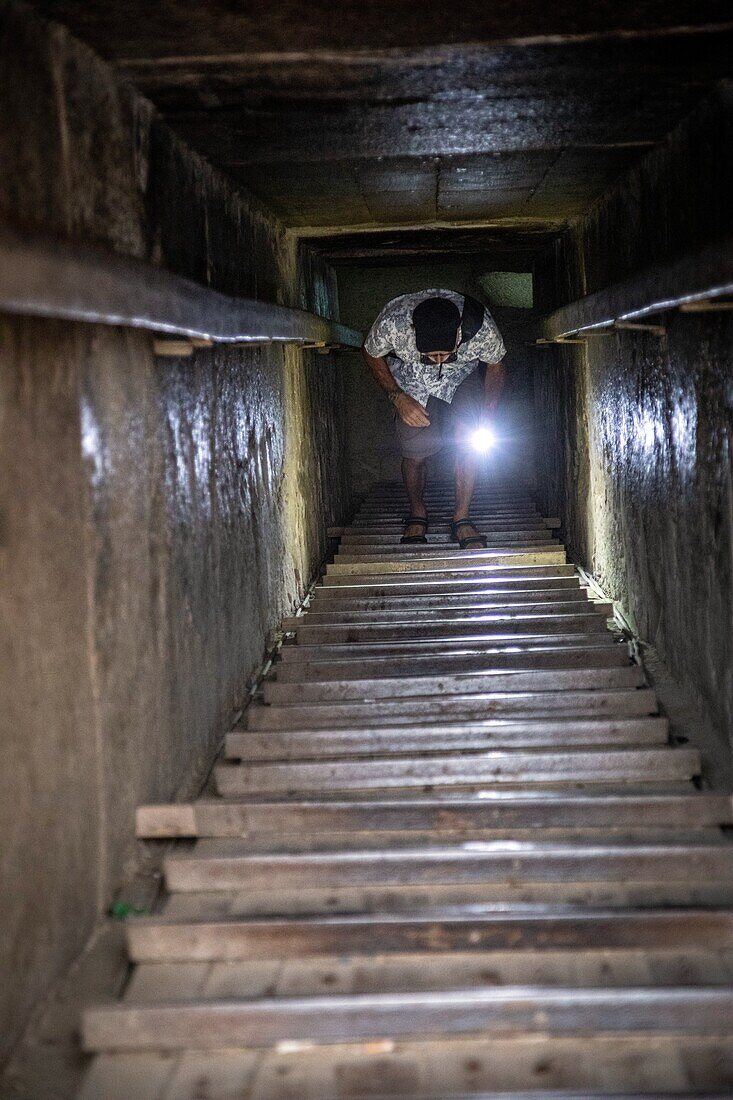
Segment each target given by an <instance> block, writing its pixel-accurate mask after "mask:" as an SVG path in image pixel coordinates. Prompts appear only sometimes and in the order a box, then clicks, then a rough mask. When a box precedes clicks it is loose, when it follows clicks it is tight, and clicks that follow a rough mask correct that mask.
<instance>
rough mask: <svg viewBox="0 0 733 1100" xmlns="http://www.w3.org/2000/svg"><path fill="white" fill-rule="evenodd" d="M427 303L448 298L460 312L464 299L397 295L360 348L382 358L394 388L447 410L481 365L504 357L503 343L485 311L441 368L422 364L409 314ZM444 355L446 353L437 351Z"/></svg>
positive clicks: (448, 293)
mask: <svg viewBox="0 0 733 1100" xmlns="http://www.w3.org/2000/svg"><path fill="white" fill-rule="evenodd" d="M426 298H448V299H450V301H451V302H455V304H456V305H457V306H458V308H459V310H460V311H461V312H463V306H464V302H465V298H464V296H463V294H456V293H455V291H453V290H421V291H419V293H416V294H401V295H400V297H399V298H393V299H392V301H391V302H387V305H386V306H385V307H384V309H383V310H382V312H381V313H380V314H379V316H378V317H377V319H376V321H375V322H374V324H373V325H372V327H371V328H370V330H369V334H368V335H367V338H366V340H365V341H364V348H365V350H366V351H367V352H368V354H369V355H371V356H372V357H373V358H375V359H379V358H382V357H384V358H386V359H387V365H388V366H389V369H390V371H391V373H392V377H393V378H394V380H395V382H396V383H397V385H398V386H399V387H400V389H403V390H404V391H405V393H409V395H410V397H414V398H415V400H416V401H419V402H420V404H421V405H423V406H425V405H427V403H428V397H438V398H440V400H441V401H446V402H448V404H450V402H451V401H452V400H453V394H454V393H455V392H456V390H457V389H458V387H459V386H460V384H461V382H464V381H465V380H466V378H468V376H469V375H470V374H472V373H473V371H474V370H475V369H476V367H477V366H478V364H479V363H498V362H499V360H500V359H503V358H504V355H505V354H506V352H505V348H504V341H503V340H502V338H501V336H500V334H499V330H498V329H497V327H496V325H495V324H494V320H493V318H492V316H491V314H490V313H489V311H488V309H486V308H484V317H483V323H482V325H481V327H480V328H479V330H478V332H476V334H475V335H474V336H472V337H471V338H470V339H469V340H466V342H465V343H462V344H460V346H459V347H458V349H457V351H456V353H455V358H454V357H453V356H451V360H452V361H451V362H449V363H443V364H442V366H439V365H438V364H436V363H422V362H421V355H420V352H419V351H418V350H417V345H416V343H415V333H414V331H413V328H412V311H413V310H414V308H415V306H416V305H419V303H420V302H423V301H425V299H426ZM435 350H436V351H438V350H447V349H438V348H436V349H435Z"/></svg>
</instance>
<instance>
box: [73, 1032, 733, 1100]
mask: <svg viewBox="0 0 733 1100" xmlns="http://www.w3.org/2000/svg"><path fill="white" fill-rule="evenodd" d="M253 1060H254V1062H255V1064H256V1065H257V1071H256V1073H255V1077H254V1079H251V1077H250V1076H248V1075H249V1074H250V1073H251V1065H252V1062H253ZM130 1062H134V1063H135V1064H136V1066H137V1067H138V1076H137V1080H139V1081H140V1082H141V1084H142V1082H144V1081H150V1080H153V1079H154V1077H155V1074H156V1070H157V1068H158V1066H159V1065H162V1066H163V1067H164V1068H165V1069H166V1071H167V1072H168V1074H169V1075H170V1076H169V1079H168V1081H167V1084H166V1086H165V1088H164V1091H160V1092H158V1093H154V1092H149V1091H145V1092H143V1091H140V1092H135V1091H134V1089H131V1088H128V1087H127V1084H126V1081H125V1078H124V1076H123V1074H124V1070H123V1068H122V1067H123V1066H129V1064H130ZM732 1064H733V1043H731V1042H729V1041H727V1040H726V1039H724V1038H722V1037H720V1036H710V1037H704V1036H671V1035H654V1036H648V1035H639V1036H631V1035H623V1034H616V1035H604V1036H592V1035H591V1036H582V1037H577V1036H575V1037H574V1036H559V1035H558V1036H553V1037H552V1038H549V1037H543V1036H540V1035H532V1036H513V1037H504V1038H497V1037H492V1036H478V1037H475V1036H470V1037H460V1038H454V1039H449V1040H446V1039H443V1040H435V1039H432V1040H431V1039H421V1040H410V1039H403V1040H402V1041H401V1042H400V1043H399V1044H394V1043H390V1042H388V1041H387V1042H380V1043H369V1044H367V1043H364V1044H339V1045H338V1046H328V1045H319V1046H315V1047H308V1046H307V1045H306V1044H300V1045H299V1046H288V1047H280V1048H279V1049H275V1050H272V1051H269V1050H261V1051H252V1050H223V1051H222V1050H215V1051H195V1052H192V1053H190V1054H176V1053H160V1052H156V1053H147V1054H104V1055H99V1056H97V1057H96V1058H95V1059H94V1063H93V1071H92V1073H93V1074H94V1082H93V1089H92V1091H86V1090H84V1091H83V1093H82V1094H81V1095H80V1097H79V1100H203V1097H202V1091H201V1090H202V1084H201V1083H202V1082H203V1081H205V1082H206V1083H207V1084H206V1087H207V1090H208V1091H207V1093H206V1094H204V1095H206V1098H207V1100H209V1097H211V1098H212V1100H214V1098H215V1100H233V1098H236V1100H276V1098H277V1100H283V1098H284V1096H287V1095H288V1094H287V1093H284V1092H283V1088H284V1087H285V1088H287V1089H290V1093H289V1096H288V1100H324V1097H329V1098H334V1100H354V1098H355V1097H357V1096H361V1098H363V1091H362V1089H363V1085H364V1082H365V1081H371V1082H372V1083H373V1086H374V1087H376V1088H380V1087H381V1088H382V1090H383V1092H382V1095H389V1096H391V1097H401V1098H404V1100H417V1098H419V1100H469V1098H470V1100H540V1098H541V1097H542V1096H543V1093H544V1092H545V1090H548V1089H550V1090H551V1092H550V1093H549V1096H551V1097H552V1100H642V1098H643V1100H679V1098H680V1095H681V1094H683V1095H684V1094H685V1093H689V1094H690V1095H693V1096H696V1097H697V1098H698V1100H714V1098H715V1097H718V1098H719V1100H720V1098H722V1097H726V1096H729V1094H730V1080H731V1065H732ZM686 1067H689V1070H690V1072H689V1073H688V1072H687V1069H686ZM237 1070H239V1073H240V1077H239V1080H237V1078H236V1076H235V1074H236V1073H237ZM91 1076H92V1074H90V1078H91ZM249 1082H251V1083H249ZM568 1082H572V1086H573V1087H570V1086H569V1084H568ZM387 1090H389V1091H388V1092H387ZM467 1090H468V1091H467ZM509 1090H511V1091H509ZM538 1090H540V1091H538ZM621 1090H622V1091H621ZM701 1090H702V1091H701ZM372 1095H373V1094H372Z"/></svg>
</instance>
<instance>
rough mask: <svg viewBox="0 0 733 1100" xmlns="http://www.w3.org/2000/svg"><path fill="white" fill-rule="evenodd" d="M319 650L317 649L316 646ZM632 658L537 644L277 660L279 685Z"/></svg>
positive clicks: (595, 664)
mask: <svg viewBox="0 0 733 1100" xmlns="http://www.w3.org/2000/svg"><path fill="white" fill-rule="evenodd" d="M313 648H316V647H313ZM628 664H629V655H628V650H627V648H626V646H624V645H609V646H596V647H595V648H592V647H584V648H581V647H575V648H574V649H569V648H568V649H565V648H562V647H559V646H558V647H552V646H546V647H542V646H536V647H533V648H532V649H531V650H525V651H522V652H520V653H515V652H512V647H510V648H509V650H508V651H506V650H505V651H503V652H502V651H495V652H493V653H491V652H489V653H485V654H484V653H479V654H472V653H470V652H468V653H450V652H449V653H433V654H429V653H428V654H422V655H421V654H414V655H411V656H406V657H399V656H392V657H375V658H367V657H359V656H358V652H357V655H355V656H353V657H348V656H347V655H345V654H342V656H341V658H340V659H332V660H330V661H318V660H303V661H298V662H292V661H282V660H280V661H278V662H277V664H276V665H275V672H276V676H277V679H278V682H279V683H306V682H308V683H318V682H320V681H322V680H333V679H339V680H341V679H343V680H349V679H350V680H368V679H371V678H372V677H378V676H380V675H391V676H420V675H421V674H425V673H435V674H439V673H451V672H453V673H455V672H488V671H496V672H498V671H500V670H504V669H548V668H556V669H569V668H584V669H588V668H597V669H598V668H625V667H626V666H627V665H628Z"/></svg>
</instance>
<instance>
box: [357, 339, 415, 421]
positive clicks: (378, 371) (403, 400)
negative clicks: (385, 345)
mask: <svg viewBox="0 0 733 1100" xmlns="http://www.w3.org/2000/svg"><path fill="white" fill-rule="evenodd" d="M361 354H362V356H363V358H364V362H365V363H366V365H367V366H368V367H369V370H370V371H371V372H372V374H373V375H374V377H375V379H376V380H377V383H378V384H379V385H380V386H381V387H382V389H383V390H384V392H385V393H386V394H387V396H388V397H389V399H390V401H391V402H392V404H393V405H394V407H395V408H396V409H397V415H398V416H399V418H400V420H401V421H402V422H403V423H404V424H409V425H410V427H411V428H427V427H428V425H429V424H430V420H429V418H428V414H427V413H426V412H425V409H424V408H423V407H422V405H421V404H420V402H419V401H416V400H415V398H414V397H410V395H409V393H405V391H404V390H401V389H400V387H399V386H398V385H397V383H396V382H395V380H394V378H393V376H392V371H391V370H390V369H389V367H388V365H387V360H386V359H385V358H384V356H378V357H376V358H375V356H373V355H370V354H369V352H368V351H367V350H366V348H365V347H362V349H361Z"/></svg>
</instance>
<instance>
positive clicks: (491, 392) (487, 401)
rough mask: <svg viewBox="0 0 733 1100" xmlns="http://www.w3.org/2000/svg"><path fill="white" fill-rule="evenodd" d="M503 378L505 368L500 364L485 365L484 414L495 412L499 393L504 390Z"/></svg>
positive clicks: (504, 376)
mask: <svg viewBox="0 0 733 1100" xmlns="http://www.w3.org/2000/svg"><path fill="white" fill-rule="evenodd" d="M505 378H506V368H505V366H504V364H503V363H502V362H499V363H487V364H486V374H485V376H484V409H485V410H486V412H489V413H493V412H495V411H496V406H497V405H498V404H499V398H500V397H501V391H502V390H503V389H504V379H505Z"/></svg>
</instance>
